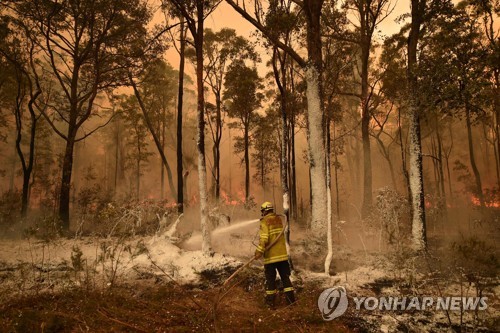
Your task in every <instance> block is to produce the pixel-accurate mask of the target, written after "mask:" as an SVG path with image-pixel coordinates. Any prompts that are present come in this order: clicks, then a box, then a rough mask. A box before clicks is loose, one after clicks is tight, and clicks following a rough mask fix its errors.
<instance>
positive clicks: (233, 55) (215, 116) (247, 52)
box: [191, 28, 259, 201]
mask: <svg viewBox="0 0 500 333" xmlns="http://www.w3.org/2000/svg"><path fill="white" fill-rule="evenodd" d="M203 52H204V54H205V61H204V66H203V67H204V71H205V82H206V84H207V85H208V87H209V88H210V90H211V92H212V94H213V95H214V97H215V109H214V112H212V113H211V114H209V115H207V121H208V124H209V127H210V133H211V137H212V141H213V143H214V145H213V148H212V153H213V170H212V176H213V179H214V186H213V187H214V194H215V199H216V201H218V200H219V197H220V186H221V175H220V158H221V155H220V145H221V141H222V130H223V125H224V115H223V112H224V110H223V107H222V105H223V101H222V93H223V87H224V82H225V76H226V72H227V69H228V66H229V65H230V64H231V63H232V61H234V59H240V60H243V59H248V60H251V61H257V60H258V58H259V57H258V55H257V53H256V52H255V50H254V48H253V46H252V45H251V44H250V42H249V41H248V40H247V39H245V38H244V37H241V36H238V35H236V32H235V30H233V29H228V28H224V29H221V30H220V31H218V32H213V31H212V30H211V29H205V37H204V50H203ZM191 58H192V59H193V61H195V52H191Z"/></svg>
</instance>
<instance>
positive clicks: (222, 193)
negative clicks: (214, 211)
mask: <svg viewBox="0 0 500 333" xmlns="http://www.w3.org/2000/svg"><path fill="white" fill-rule="evenodd" d="M220 198H221V199H222V202H223V203H224V204H226V205H228V206H236V205H237V204H238V201H236V200H232V199H231V198H230V197H229V195H228V194H227V193H226V191H224V190H221V191H220Z"/></svg>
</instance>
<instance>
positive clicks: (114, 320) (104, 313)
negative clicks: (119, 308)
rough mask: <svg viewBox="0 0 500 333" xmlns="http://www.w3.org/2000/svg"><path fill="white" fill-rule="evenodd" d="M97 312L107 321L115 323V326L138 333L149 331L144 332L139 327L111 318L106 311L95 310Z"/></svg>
mask: <svg viewBox="0 0 500 333" xmlns="http://www.w3.org/2000/svg"><path fill="white" fill-rule="evenodd" d="M97 312H99V313H100V314H101V315H102V316H104V317H106V318H107V319H109V320H111V321H113V322H115V323H117V324H120V325H123V326H126V327H129V328H132V329H134V330H136V331H139V332H145V333H147V332H149V331H146V330H144V329H142V328H140V327H136V326H134V325H132V324H129V323H126V322H123V321H121V320H119V319H116V318H113V317H111V316H110V315H109V314H107V313H106V311H105V310H104V309H102V310H101V309H97Z"/></svg>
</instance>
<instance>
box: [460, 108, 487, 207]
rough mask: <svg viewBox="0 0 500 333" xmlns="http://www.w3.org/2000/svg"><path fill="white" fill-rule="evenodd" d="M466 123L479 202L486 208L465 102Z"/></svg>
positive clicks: (468, 112) (470, 157)
mask: <svg viewBox="0 0 500 333" xmlns="http://www.w3.org/2000/svg"><path fill="white" fill-rule="evenodd" d="M465 123H466V125H467V139H468V143H469V160H470V165H471V167H472V172H473V173H474V180H475V183H476V195H477V198H478V199H479V203H480V205H481V207H482V208H484V206H485V204H484V195H483V186H482V183H481V175H480V174H479V169H478V168H477V164H476V159H475V157H474V142H473V138H472V124H471V119H470V108H469V104H468V103H467V102H465Z"/></svg>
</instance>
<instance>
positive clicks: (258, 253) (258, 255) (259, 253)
mask: <svg viewBox="0 0 500 333" xmlns="http://www.w3.org/2000/svg"><path fill="white" fill-rule="evenodd" d="M260 257H262V252H260V251H259V250H255V259H259V258H260Z"/></svg>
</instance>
